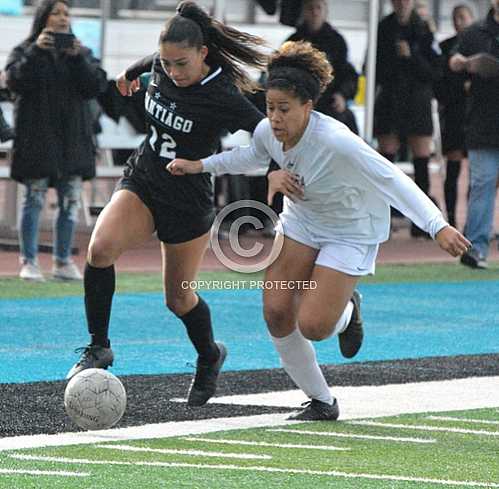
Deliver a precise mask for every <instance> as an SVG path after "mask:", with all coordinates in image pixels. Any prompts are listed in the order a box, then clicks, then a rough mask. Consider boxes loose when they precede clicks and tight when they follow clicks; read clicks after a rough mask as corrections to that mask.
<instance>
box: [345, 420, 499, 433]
mask: <svg viewBox="0 0 499 489" xmlns="http://www.w3.org/2000/svg"><path fill="white" fill-rule="evenodd" d="M348 423H349V424H354V425H362V426H379V427H381V428H398V429H404V430H420V431H430V432H431V431H443V432H445V433H459V434H463V435H485V436H499V431H486V430H468V429H465V428H453V427H452V426H432V425H429V424H428V425H416V424H412V425H411V424H402V423H382V422H379V421H367V420H366V421H349V422H348Z"/></svg>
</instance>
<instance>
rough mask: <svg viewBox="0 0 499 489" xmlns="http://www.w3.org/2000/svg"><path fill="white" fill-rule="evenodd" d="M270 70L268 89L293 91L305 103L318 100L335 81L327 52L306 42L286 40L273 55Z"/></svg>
mask: <svg viewBox="0 0 499 489" xmlns="http://www.w3.org/2000/svg"><path fill="white" fill-rule="evenodd" d="M267 71H268V81H267V89H269V88H277V89H281V90H288V91H293V92H294V93H295V94H296V95H297V96H298V97H299V98H300V99H301V100H302V101H303V102H306V101H307V100H312V101H313V102H314V103H315V102H316V101H317V99H318V98H319V97H320V95H321V94H322V93H323V92H324V90H325V89H326V87H327V86H328V85H329V84H330V83H331V81H332V80H333V67H332V66H331V64H330V63H329V61H328V60H327V57H326V54H325V53H323V52H322V51H319V50H318V49H316V48H314V47H313V46H312V44H310V43H309V42H304V41H299V42H294V41H288V42H285V43H284V44H283V45H282V46H281V47H280V49H279V50H277V51H276V52H275V53H274V54H273V55H272V56H271V57H270V61H269V64H268V66H267Z"/></svg>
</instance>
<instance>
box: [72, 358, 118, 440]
mask: <svg viewBox="0 0 499 489" xmlns="http://www.w3.org/2000/svg"><path fill="white" fill-rule="evenodd" d="M64 407H65V409H66V413H68V416H69V417H70V418H71V419H72V420H73V421H74V422H75V423H76V424H77V425H78V426H79V427H80V428H83V429H85V430H104V429H107V428H111V426H114V425H115V424H116V423H117V422H118V421H119V420H120V419H121V417H122V416H123V413H124V412H125V408H126V392H125V388H124V387H123V384H122V383H121V381H120V380H119V379H118V377H115V376H114V375H113V374H112V373H110V372H108V371H107V370H104V369H101V368H88V369H86V370H82V371H81V372H79V373H78V374H76V375H75V376H74V377H73V378H72V379H71V380H70V381H69V382H68V385H67V386H66V390H65V392H64Z"/></svg>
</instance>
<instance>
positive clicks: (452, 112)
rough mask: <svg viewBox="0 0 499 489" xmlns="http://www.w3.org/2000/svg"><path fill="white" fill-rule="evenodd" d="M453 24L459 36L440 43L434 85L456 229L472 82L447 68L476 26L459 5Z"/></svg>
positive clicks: (449, 207)
mask: <svg viewBox="0 0 499 489" xmlns="http://www.w3.org/2000/svg"><path fill="white" fill-rule="evenodd" d="M452 20H453V23H454V28H455V30H456V35H454V36H452V37H449V38H448V39H445V40H444V41H442V42H441V43H440V49H441V50H442V57H443V60H444V62H443V76H442V78H441V79H440V80H439V81H438V82H437V83H436V84H435V95H436V96H437V99H438V103H439V112H440V128H441V135H442V152H443V154H444V155H445V157H446V159H447V171H446V176H445V182H444V197H445V207H446V210H447V220H448V221H449V224H450V225H451V226H455V225H456V202H457V181H458V178H459V173H460V171H461V162H462V160H463V158H465V157H466V155H467V151H466V144H465V136H464V120H465V117H466V106H467V101H468V91H469V80H468V78H469V77H468V75H467V74H466V73H454V72H453V71H451V69H450V68H449V66H448V62H449V58H450V57H451V55H452V54H453V51H454V49H455V48H456V45H457V43H458V42H459V36H460V34H461V33H462V32H463V31H464V30H465V29H466V28H467V27H469V26H470V25H471V24H472V23H473V11H472V10H471V8H470V7H469V6H467V5H464V4H463V5H457V6H455V7H454V9H453V10H452Z"/></svg>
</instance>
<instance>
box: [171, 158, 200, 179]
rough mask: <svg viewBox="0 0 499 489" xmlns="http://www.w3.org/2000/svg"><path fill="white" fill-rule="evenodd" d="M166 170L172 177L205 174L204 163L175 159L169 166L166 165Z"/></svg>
mask: <svg viewBox="0 0 499 489" xmlns="http://www.w3.org/2000/svg"><path fill="white" fill-rule="evenodd" d="M166 169H167V170H168V171H169V172H170V173H171V174H172V175H177V176H181V175H187V174H192V173H202V172H203V163H202V162H201V160H196V161H192V160H183V159H180V158H178V159H175V160H172V161H170V163H168V165H166Z"/></svg>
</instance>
